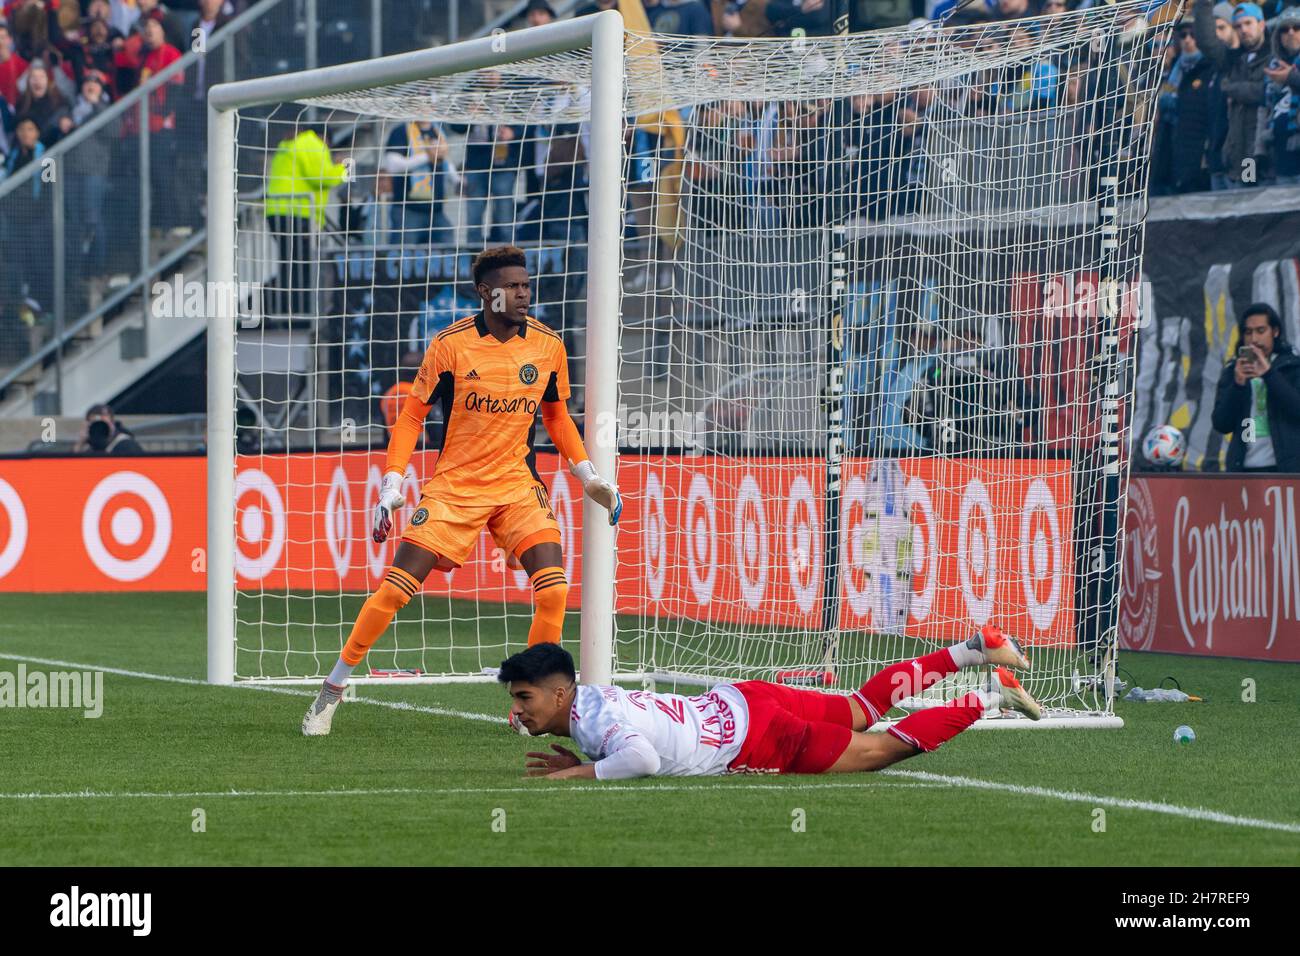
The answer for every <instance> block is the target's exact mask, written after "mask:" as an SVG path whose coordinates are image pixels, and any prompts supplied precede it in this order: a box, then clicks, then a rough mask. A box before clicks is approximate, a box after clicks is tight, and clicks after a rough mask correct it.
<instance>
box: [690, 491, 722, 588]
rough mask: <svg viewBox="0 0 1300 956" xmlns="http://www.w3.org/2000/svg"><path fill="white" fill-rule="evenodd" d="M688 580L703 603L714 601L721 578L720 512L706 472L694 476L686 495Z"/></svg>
mask: <svg viewBox="0 0 1300 956" xmlns="http://www.w3.org/2000/svg"><path fill="white" fill-rule="evenodd" d="M683 527H684V528H685V529H686V579H687V581H688V582H690V585H691V592H692V593H693V594H694V595H695V600H696V601H698V602H699V603H700V604H702V605H703V604H708V603H709V602H710V601H712V600H713V585H714V584H715V583H716V582H717V580H718V563H717V562H718V514H717V509H716V508H715V507H714V504H713V491H712V489H710V488H709V482H708V480H707V479H706V478H705V477H704V476H703V475H696V476H695V477H694V478H692V479H691V487H690V491H689V492H688V493H687V495H686V520H685V521H684V522H683Z"/></svg>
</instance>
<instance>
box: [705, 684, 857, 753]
mask: <svg viewBox="0 0 1300 956" xmlns="http://www.w3.org/2000/svg"><path fill="white" fill-rule="evenodd" d="M734 686H735V688H736V690H738V691H740V693H741V695H742V696H743V697H744V698H745V702H746V703H747V704H748V705H749V730H748V732H747V733H746V734H745V742H744V743H743V744H741V747H740V753H739V754H737V755H736V759H735V760H733V761H731V763H730V764H728V767H727V769H728V770H730V771H731V772H732V773H824V772H826V771H827V770H829V769H830V768H831V765H832V764H834V763H835V761H836V760H838V759H839V758H840V755H841V754H842V753H844V751H845V750H846V749H848V746H849V741H850V740H852V739H853V713H852V711H851V710H850V709H849V699H848V698H847V697H842V696H840V695H839V694H823V693H821V692H820V691H815V690H800V689H799V688H797V687H785V686H783V685H781V684H769V683H768V682H767V681H762V680H749V681H742V682H741V683H739V684H736V685H734Z"/></svg>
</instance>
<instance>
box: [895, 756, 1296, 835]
mask: <svg viewBox="0 0 1300 956" xmlns="http://www.w3.org/2000/svg"><path fill="white" fill-rule="evenodd" d="M880 772H881V773H883V774H885V775H886V776H890V777H907V778H908V779H911V780H916V781H918V782H930V783H942V784H944V785H945V786H949V787H967V788H970V789H973V790H992V791H996V792H998V793H1012V794H1015V795H1017V796H1022V797H1044V798H1047V799H1050V800H1061V801H1064V802H1067V803H1087V804H1091V805H1092V806H1095V807H1110V808H1111V809H1115V810H1142V811H1145V812H1147V813H1163V814H1166V815H1168V816H1173V817H1182V818H1183V819H1185V820H1201V821H1204V822H1206V823H1222V824H1225V825H1227V826H1235V827H1251V828H1253V829H1257V830H1278V831H1281V832H1282V833H1300V823H1286V822H1283V821H1280V820H1262V819H1260V818H1258V817H1241V816H1237V815H1235V814H1231V813H1221V812H1219V811H1218V810H1207V809H1206V808H1205V807H1184V806H1180V805H1178V804H1176V803H1160V802H1158V801H1155V800H1131V799H1129V798H1127V797H1104V796H1101V795H1100V794H1096V793H1079V792H1077V791H1074V790H1053V789H1051V788H1049V787H1030V786H1024V785H1021V784H1014V783H997V782H995V781H992V780H977V779H975V778H974V777H951V776H948V775H946V774H938V773H926V772H925V771H923V770H882V771H880Z"/></svg>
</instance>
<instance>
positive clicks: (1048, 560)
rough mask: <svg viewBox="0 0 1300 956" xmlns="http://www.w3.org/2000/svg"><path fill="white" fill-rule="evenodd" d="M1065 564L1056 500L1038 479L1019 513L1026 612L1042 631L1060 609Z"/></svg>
mask: <svg viewBox="0 0 1300 956" xmlns="http://www.w3.org/2000/svg"><path fill="white" fill-rule="evenodd" d="M1062 560H1063V556H1062V540H1061V522H1060V519H1059V518H1058V517H1057V514H1056V497H1055V495H1053V494H1052V489H1051V488H1049V487H1048V486H1047V482H1045V481H1043V479H1041V478H1035V479H1034V480H1033V482H1032V483H1031V484H1030V485H1029V490H1028V492H1026V493H1025V503H1024V507H1023V508H1022V509H1021V511H1020V582H1021V584H1022V586H1023V587H1024V592H1025V610H1026V612H1027V613H1028V614H1029V619H1030V620H1031V621H1033V622H1034V627H1036V628H1037V629H1038V630H1040V631H1046V630H1050V629H1051V627H1052V623H1053V622H1054V621H1055V620H1056V612H1057V611H1058V610H1059V609H1060V607H1061V576H1062V568H1061V561H1062Z"/></svg>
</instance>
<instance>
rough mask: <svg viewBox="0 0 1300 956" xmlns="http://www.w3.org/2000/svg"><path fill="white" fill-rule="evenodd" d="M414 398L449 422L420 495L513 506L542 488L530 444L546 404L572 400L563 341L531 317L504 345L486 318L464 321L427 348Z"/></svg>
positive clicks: (452, 327)
mask: <svg viewBox="0 0 1300 956" xmlns="http://www.w3.org/2000/svg"><path fill="white" fill-rule="evenodd" d="M411 394H412V395H413V396H414V397H416V398H418V399H420V400H421V401H423V402H425V403H426V404H432V403H433V402H434V401H437V402H439V403H440V404H441V406H442V411H443V420H444V421H445V422H446V428H445V429H444V433H443V441H442V449H441V453H440V454H439V456H438V463H437V465H435V467H434V470H433V476H432V477H431V478H430V479H429V480H428V482H426V483H425V486H424V489H423V493H424V494H425V495H428V496H436V497H438V498H441V499H444V500H457V501H463V502H467V503H468V502H479V503H483V504H493V503H494V504H502V503H505V502H509V501H513V500H515V499H516V498H517V497H520V496H522V495H524V494H531V493H532V489H533V485H534V484H536V483H537V481H539V480H540V479H539V478H538V476H537V469H536V466H535V464H534V457H535V455H534V452H533V440H534V433H535V430H536V421H537V413H538V410H539V408H540V407H541V402H543V401H546V402H557V401H558V402H563V401H567V400H568V398H569V360H568V356H567V355H566V354H565V350H564V341H563V339H561V338H560V336H558V335H557V334H555V333H554V332H552V331H551V330H550V329H548V328H547V327H546V326H544V325H542V324H541V323H540V322H538V321H537V320H536V319H534V318H532V317H531V316H530V317H529V318H528V321H527V323H526V325H525V326H524V327H523V328H521V329H520V330H519V333H518V334H517V335H515V336H514V337H513V338H511V339H510V340H508V341H506V342H502V341H501V340H500V339H498V338H497V337H496V336H494V335H493V334H492V333H491V332H489V331H488V327H487V323H486V321H485V320H484V318H483V314H482V313H479V314H477V315H474V316H470V317H469V318H466V319H461V320H460V321H458V322H455V323H453V324H452V325H451V326H450V327H449V328H447V329H445V330H443V331H442V332H440V333H439V334H438V335H437V337H436V338H434V340H433V342H432V343H430V345H429V348H428V350H427V351H426V352H425V354H424V361H423V362H421V363H420V371H419V373H418V374H417V375H416V377H415V387H414V388H413V389H412V392H411ZM566 417H567V416H566Z"/></svg>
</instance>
